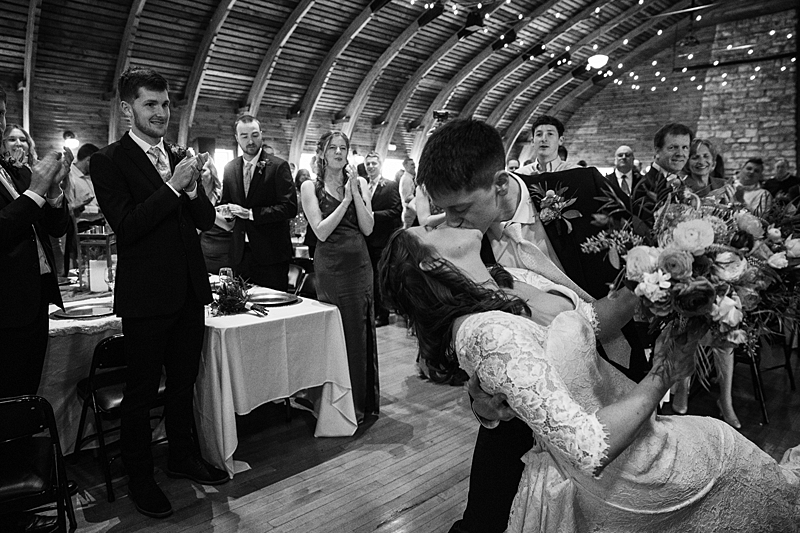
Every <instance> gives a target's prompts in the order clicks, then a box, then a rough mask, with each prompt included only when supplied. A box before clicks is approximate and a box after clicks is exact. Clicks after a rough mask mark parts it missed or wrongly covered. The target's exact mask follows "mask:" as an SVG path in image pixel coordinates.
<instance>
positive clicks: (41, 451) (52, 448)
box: [0, 396, 78, 531]
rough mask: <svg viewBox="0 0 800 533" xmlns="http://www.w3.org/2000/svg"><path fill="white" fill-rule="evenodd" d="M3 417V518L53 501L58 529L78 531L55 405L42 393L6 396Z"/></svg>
mask: <svg viewBox="0 0 800 533" xmlns="http://www.w3.org/2000/svg"><path fill="white" fill-rule="evenodd" d="M0 420H2V423H0V523H3V522H4V516H6V515H7V514H8V513H19V512H27V511H33V510H39V509H40V508H43V507H44V506H49V505H52V504H54V503H55V504H56V509H57V513H58V515H57V521H56V524H57V525H58V531H75V529H76V528H77V527H78V524H77V522H76V520H75V510H74V509H73V507H72V498H70V495H69V488H68V487H67V474H66V469H65V467H64V456H63V455H62V454H61V444H60V443H59V441H58V428H56V420H55V417H54V416H53V408H52V407H51V406H50V404H49V403H48V402H47V400H45V399H44V398H42V397H40V396H18V397H15V398H5V399H2V400H0ZM67 520H69V529H67Z"/></svg>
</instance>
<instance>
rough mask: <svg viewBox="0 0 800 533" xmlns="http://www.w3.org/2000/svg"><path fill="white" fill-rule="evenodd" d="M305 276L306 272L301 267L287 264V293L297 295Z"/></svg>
mask: <svg viewBox="0 0 800 533" xmlns="http://www.w3.org/2000/svg"><path fill="white" fill-rule="evenodd" d="M305 275H306V271H305V269H304V268H303V267H301V266H300V265H295V264H294V263H289V292H292V293H294V294H297V293H298V292H299V291H300V286H301V285H302V284H303V278H305Z"/></svg>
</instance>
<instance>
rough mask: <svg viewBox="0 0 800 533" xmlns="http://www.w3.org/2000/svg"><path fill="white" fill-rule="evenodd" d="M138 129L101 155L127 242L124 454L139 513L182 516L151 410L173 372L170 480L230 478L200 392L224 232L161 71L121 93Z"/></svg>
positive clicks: (99, 179)
mask: <svg viewBox="0 0 800 533" xmlns="http://www.w3.org/2000/svg"><path fill="white" fill-rule="evenodd" d="M117 88H118V91H119V98H120V108H121V110H122V114H123V116H125V117H126V118H127V119H128V120H129V121H130V125H131V128H130V130H129V131H128V132H127V133H125V134H124V135H123V136H122V138H121V139H120V140H119V141H117V142H115V143H112V144H110V145H109V146H106V147H105V148H103V149H102V150H100V151H99V152H97V153H96V154H95V155H94V156H92V159H91V163H90V167H91V175H92V181H93V183H94V187H95V192H96V193H97V200H98V201H99V202H100V208H101V209H102V211H103V214H104V215H105V217H106V221H107V222H108V223H109V224H110V225H111V228H112V229H113V230H114V232H115V233H116V235H117V250H118V254H119V262H118V264H117V272H116V276H117V283H116V286H115V294H114V310H115V311H116V314H117V315H118V316H120V317H121V318H122V332H123V334H124V335H125V358H126V360H127V363H128V366H127V369H126V385H125V394H124V397H123V399H122V406H121V410H122V429H121V434H120V446H121V449H122V462H123V464H124V465H125V470H126V471H127V473H128V478H129V480H128V489H129V491H130V495H131V499H132V500H133V502H134V504H135V505H136V509H137V510H138V511H139V512H140V513H142V514H144V515H146V516H150V517H154V518H165V517H167V516H169V515H171V514H172V506H171V505H170V503H169V500H168V499H167V497H166V496H165V495H164V493H163V492H162V491H161V489H160V488H159V486H158V485H157V484H156V482H155V479H154V477H153V472H154V465H153V454H152V452H151V450H150V441H151V437H152V435H151V433H152V432H151V428H150V408H151V407H152V405H153V403H154V401H155V398H156V396H157V394H158V388H159V384H160V382H161V374H162V368H163V369H164V370H166V376H167V381H166V382H167V390H166V402H165V406H164V415H165V417H166V430H167V438H168V439H169V456H168V461H167V469H166V474H167V475H168V476H170V477H180V478H188V479H191V480H192V481H195V482H197V483H202V484H205V485H218V484H220V483H225V482H226V481H228V475H227V474H226V473H225V472H223V471H222V470H220V469H218V468H216V467H214V466H212V465H211V464H210V463H208V462H207V461H205V460H204V459H203V458H202V457H201V456H200V451H199V447H198V443H197V441H196V440H195V435H194V407H193V398H194V383H195V379H196V378H197V371H198V369H199V365H200V352H201V350H202V347H203V335H204V332H205V310H204V307H203V306H204V305H205V304H208V303H211V288H210V286H209V283H208V274H207V273H206V265H205V260H204V259H203V252H202V250H201V248H200V237H199V235H198V231H197V230H201V231H205V230H208V229H211V227H212V226H213V225H214V218H215V215H216V213H215V212H214V206H212V205H211V202H210V201H209V200H208V197H207V196H206V193H205V191H204V190H203V187H199V186H198V181H199V180H200V178H201V172H208V170H203V165H204V162H205V157H207V156H205V157H203V156H187V157H185V158H184V159H183V160H179V159H178V155H176V154H177V152H179V151H180V150H179V149H178V148H177V147H175V146H171V145H169V144H167V143H165V142H164V135H165V134H166V133H167V127H168V126H169V119H170V100H169V93H168V91H169V85H168V83H167V80H166V79H164V77H163V76H161V75H160V74H158V73H157V72H155V71H154V70H151V69H141V68H131V69H128V70H126V71H125V72H123V73H122V76H120V79H119V81H118V84H117Z"/></svg>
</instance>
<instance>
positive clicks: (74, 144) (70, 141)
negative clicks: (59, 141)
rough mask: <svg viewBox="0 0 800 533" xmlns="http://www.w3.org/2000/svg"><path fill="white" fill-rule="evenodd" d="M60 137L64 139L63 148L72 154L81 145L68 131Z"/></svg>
mask: <svg viewBox="0 0 800 533" xmlns="http://www.w3.org/2000/svg"><path fill="white" fill-rule="evenodd" d="M62 137H64V147H65V148H69V149H70V150H71V151H73V152H74V151H75V150H77V149H78V146H80V145H81V143H80V141H78V139H76V138H75V134H74V133H72V132H71V131H69V130H66V131H65V132H64V135H62Z"/></svg>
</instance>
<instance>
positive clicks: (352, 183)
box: [300, 131, 379, 423]
mask: <svg viewBox="0 0 800 533" xmlns="http://www.w3.org/2000/svg"><path fill="white" fill-rule="evenodd" d="M349 152H350V140H349V139H348V138H347V136H346V135H345V134H344V133H341V132H333V131H332V132H328V133H326V134H325V135H323V136H322V138H321V139H320V140H319V142H318V143H317V158H316V163H317V169H316V171H317V179H316V181H306V182H304V183H303V184H302V185H301V187H300V199H301V201H302V204H303V212H304V213H305V215H306V219H307V220H308V225H309V226H310V227H311V229H312V231H313V232H314V234H315V235H316V237H317V240H318V242H317V247H316V251H315V252H314V275H315V276H316V288H317V299H318V300H319V301H321V302H327V303H331V304H334V305H336V306H337V307H338V308H339V312H340V313H341V315H342V324H343V326H344V337H345V344H346V346H347V360H348V364H349V367H350V382H351V385H352V387H353V402H354V404H355V411H356V418H357V419H358V422H359V423H361V422H362V421H363V420H364V417H365V416H366V415H373V414H377V413H378V404H379V386H378V356H377V342H376V340H375V314H374V310H373V296H374V295H373V289H372V264H371V263H370V259H369V252H368V249H367V242H366V239H365V236H366V235H369V234H370V233H372V228H373V226H374V223H375V221H374V218H373V216H372V207H371V197H370V192H369V185H368V184H367V181H366V180H365V179H364V178H361V177H359V176H358V173H357V170H356V167H355V165H352V164H350V163H349V162H348V160H347V154H348V153H349Z"/></svg>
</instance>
